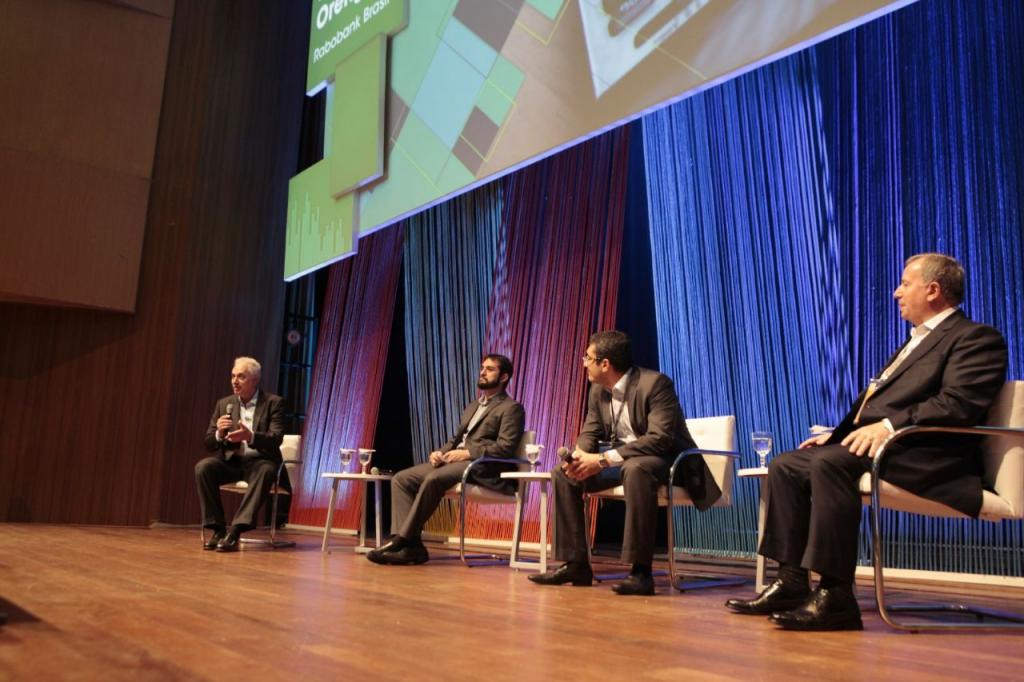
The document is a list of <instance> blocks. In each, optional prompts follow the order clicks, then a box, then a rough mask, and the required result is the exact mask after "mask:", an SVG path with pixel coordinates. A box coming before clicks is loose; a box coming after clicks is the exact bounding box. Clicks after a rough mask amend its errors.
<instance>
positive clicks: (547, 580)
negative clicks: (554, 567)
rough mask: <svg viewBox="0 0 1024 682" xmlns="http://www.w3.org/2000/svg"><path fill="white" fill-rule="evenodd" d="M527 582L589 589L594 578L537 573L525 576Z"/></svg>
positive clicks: (555, 572)
mask: <svg viewBox="0 0 1024 682" xmlns="http://www.w3.org/2000/svg"><path fill="white" fill-rule="evenodd" d="M527 580H529V581H530V582H532V583H537V584H538V585H572V586H573V587H590V586H591V585H593V584H594V576H593V574H591V575H589V576H588V575H564V574H563V575H559V574H558V571H552V572H548V573H538V574H536V575H530V576H527Z"/></svg>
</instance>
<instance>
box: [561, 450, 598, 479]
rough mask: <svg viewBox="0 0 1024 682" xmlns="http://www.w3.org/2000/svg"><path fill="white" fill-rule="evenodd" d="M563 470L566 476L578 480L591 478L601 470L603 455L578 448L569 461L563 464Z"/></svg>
mask: <svg viewBox="0 0 1024 682" xmlns="http://www.w3.org/2000/svg"><path fill="white" fill-rule="evenodd" d="M562 471H564V472H565V475H566V476H568V477H569V478H572V479H574V480H577V481H582V480H583V479H585V478H590V477H591V476H593V475H595V474H596V473H597V472H599V471H601V455H599V454H597V453H594V452H583V451H582V450H577V451H576V452H574V453H572V457H571V458H570V459H569V461H568V462H566V463H564V464H563V465H562Z"/></svg>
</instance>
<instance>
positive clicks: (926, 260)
mask: <svg viewBox="0 0 1024 682" xmlns="http://www.w3.org/2000/svg"><path fill="white" fill-rule="evenodd" d="M911 263H918V265H919V266H920V268H921V279H922V280H924V283H925V284H931V283H932V282H935V283H936V284H938V285H939V289H940V290H941V291H942V297H943V298H944V299H946V302H947V303H949V304H950V305H960V303H961V302H963V300H964V268H963V266H962V265H960V263H958V262H957V260H956V258H953V257H951V256H947V255H945V254H942V253H919V254H917V255H916V256H911V257H910V258H908V259H907V262H906V263H905V265H910V264H911Z"/></svg>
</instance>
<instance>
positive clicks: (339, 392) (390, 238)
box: [291, 226, 403, 528]
mask: <svg viewBox="0 0 1024 682" xmlns="http://www.w3.org/2000/svg"><path fill="white" fill-rule="evenodd" d="M402 235H403V231H402V228H401V227H398V226H396V227H392V228H389V229H387V230H383V231H380V232H377V233H374V234H372V235H370V236H368V237H364V238H363V239H360V240H359V253H358V254H357V255H356V256H354V257H352V258H349V259H347V260H345V261H342V262H341V263H338V264H336V265H333V266H331V271H330V275H329V281H328V285H327V295H326V299H325V301H324V310H323V315H322V319H321V323H320V337H319V339H318V340H317V351H316V361H315V364H314V367H313V385H312V387H311V389H310V398H309V405H308V408H307V418H306V424H305V430H304V433H303V434H302V459H303V464H302V467H301V469H300V474H299V477H300V478H301V483H298V484H297V485H296V486H295V487H296V499H295V500H294V502H293V504H292V510H291V519H292V522H293V523H296V524H300V525H312V526H322V525H323V524H324V521H325V520H326V510H327V501H328V497H329V495H330V488H331V486H330V483H329V482H325V481H323V480H322V479H321V478H320V474H321V473H323V472H326V471H339V470H340V462H339V459H338V449H339V448H341V447H353V448H356V447H373V438H374V430H375V428H376V425H377V413H378V409H379V407H380V395H381V387H382V385H383V381H384V368H385V360H386V358H387V353H388V343H389V342H390V337H391V323H392V316H393V315H394V310H395V296H396V294H397V292H398V278H399V274H400V273H401V261H402V238H403V237H402ZM353 466H354V465H353ZM361 504H362V494H361V490H360V487H359V486H357V485H355V484H351V483H342V484H341V488H340V489H339V501H338V503H337V512H336V514H335V517H334V527H335V528H357V527H358V520H359V510H360V505H361Z"/></svg>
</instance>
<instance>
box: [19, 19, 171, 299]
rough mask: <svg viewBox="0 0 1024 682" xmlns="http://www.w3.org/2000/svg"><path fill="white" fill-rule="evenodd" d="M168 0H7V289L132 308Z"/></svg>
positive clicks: (162, 72) (164, 64) (161, 79)
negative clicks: (41, 0)
mask: <svg viewBox="0 0 1024 682" xmlns="http://www.w3.org/2000/svg"><path fill="white" fill-rule="evenodd" d="M173 9H174V1H173V0H134V1H132V0H119V1H117V2H114V1H111V2H103V1H100V0H45V1H43V2H40V1H39V0H0V64H3V68H2V69H0V237H2V240H3V246H2V247H0V300H8V301H26V302H32V303H42V304H48V305H60V306H85V307H92V308H102V309H108V310H115V311H123V312H132V311H134V309H135V301H136V289H137V286H138V280H139V263H140V259H141V256H142V244H143V238H144V234H145V225H146V211H147V204H148V199H149V190H150V181H151V177H152V171H153V155H154V152H155V149H156V140H157V127H158V122H159V116H160V103H161V100H162V98H163V90H164V76H165V73H166V70H167V48H168V44H169V41H170V35H171V18H172V15H173Z"/></svg>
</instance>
